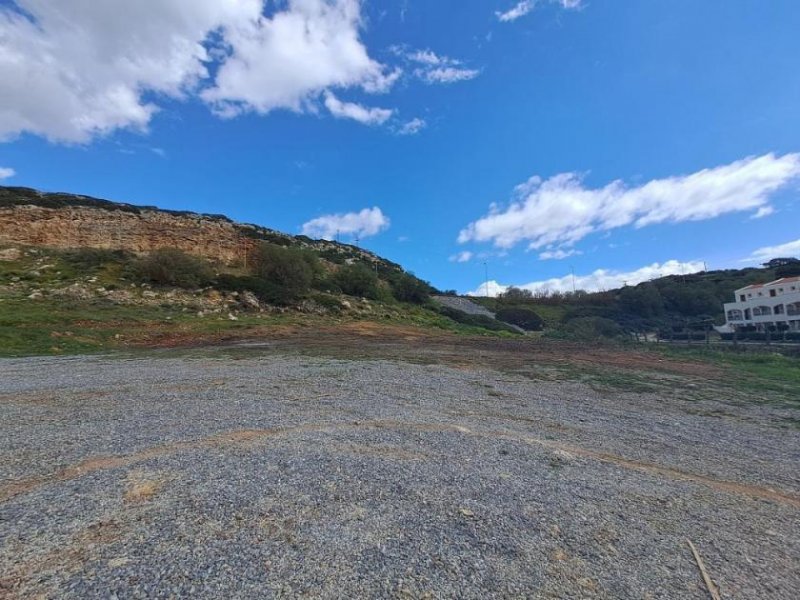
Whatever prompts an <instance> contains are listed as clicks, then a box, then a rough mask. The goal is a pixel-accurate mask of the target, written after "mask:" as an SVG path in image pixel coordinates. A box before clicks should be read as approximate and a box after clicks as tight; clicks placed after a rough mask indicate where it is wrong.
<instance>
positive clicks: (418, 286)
mask: <svg viewBox="0 0 800 600" xmlns="http://www.w3.org/2000/svg"><path fill="white" fill-rule="evenodd" d="M390 285H391V288H392V295H393V296H394V297H395V299H397V300H399V301H400V302H410V303H411V304H425V303H426V302H427V301H428V300H429V299H430V297H431V294H430V286H429V285H428V284H427V283H425V282H424V281H421V280H419V279H417V278H416V277H414V276H413V275H410V274H408V273H400V274H399V275H397V276H395V277H393V278H392V280H391V281H390Z"/></svg>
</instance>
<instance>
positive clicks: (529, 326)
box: [495, 307, 544, 331]
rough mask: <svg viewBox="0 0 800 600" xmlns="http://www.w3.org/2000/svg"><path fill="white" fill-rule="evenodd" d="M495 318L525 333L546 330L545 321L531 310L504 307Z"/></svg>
mask: <svg viewBox="0 0 800 600" xmlns="http://www.w3.org/2000/svg"><path fill="white" fill-rule="evenodd" d="M495 316H496V317H497V318H498V319H499V320H500V321H504V322H506V323H511V324H512V325H516V326H517V327H521V328H522V329H524V330H525V331H541V330H542V329H543V328H544V319H542V317H540V316H539V315H537V314H536V313H535V312H533V311H532V310H530V309H529V308H519V307H503V308H501V309H500V310H498V311H497V312H496V313H495Z"/></svg>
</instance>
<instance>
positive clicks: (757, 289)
mask: <svg viewBox="0 0 800 600" xmlns="http://www.w3.org/2000/svg"><path fill="white" fill-rule="evenodd" d="M742 298H744V299H742ZM724 306H725V328H726V329H728V330H733V329H739V328H742V327H747V326H750V325H754V326H756V327H757V328H758V329H764V328H765V327H766V326H768V325H778V324H784V323H785V324H787V325H788V326H789V329H790V330H791V331H800V277H789V278H785V279H778V280H776V281H771V282H770V283H766V284H763V285H759V286H747V287H745V288H741V289H738V290H736V292H735V301H734V302H727V303H726V304H725V305H724ZM737 311H738V312H737Z"/></svg>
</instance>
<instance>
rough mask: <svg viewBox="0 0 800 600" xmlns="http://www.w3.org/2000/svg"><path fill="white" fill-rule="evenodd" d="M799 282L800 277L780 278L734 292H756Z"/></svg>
mask: <svg viewBox="0 0 800 600" xmlns="http://www.w3.org/2000/svg"><path fill="white" fill-rule="evenodd" d="M797 282H800V276H797V277H782V278H780V279H776V280H775V281H769V282H767V283H753V284H751V285H748V286H745V287H743V288H739V289H738V290H736V291H737V292H743V291H745V290H758V289H761V288H765V287H771V286H773V285H778V284H780V285H783V284H786V283H797Z"/></svg>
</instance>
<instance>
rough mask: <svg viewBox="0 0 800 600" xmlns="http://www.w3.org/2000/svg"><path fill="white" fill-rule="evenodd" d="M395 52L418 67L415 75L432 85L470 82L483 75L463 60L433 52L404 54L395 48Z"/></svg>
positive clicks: (414, 68)
mask: <svg viewBox="0 0 800 600" xmlns="http://www.w3.org/2000/svg"><path fill="white" fill-rule="evenodd" d="M395 52H396V53H397V54H399V55H400V56H402V57H404V58H405V59H406V60H407V61H409V62H410V63H412V64H413V65H416V66H414V67H413V73H414V75H415V76H416V77H418V78H419V79H421V80H422V81H424V82H426V83H430V84H436V83H443V84H446V83H455V82H458V81H469V80H470V79H475V78H476V77H477V76H478V75H480V73H481V72H480V71H479V70H477V69H470V68H467V67H465V66H464V62H463V61H461V60H458V59H455V58H450V57H449V56H442V55H439V54H436V53H435V52H433V51H432V50H415V51H413V52H404V51H403V49H402V48H395Z"/></svg>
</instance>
